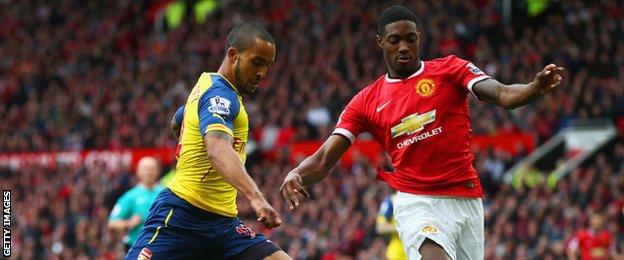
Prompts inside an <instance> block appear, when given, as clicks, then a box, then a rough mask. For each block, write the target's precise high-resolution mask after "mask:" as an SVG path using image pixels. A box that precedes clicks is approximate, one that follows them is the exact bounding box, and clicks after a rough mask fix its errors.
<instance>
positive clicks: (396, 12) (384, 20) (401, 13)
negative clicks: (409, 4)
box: [377, 5, 418, 35]
mask: <svg viewBox="0 0 624 260" xmlns="http://www.w3.org/2000/svg"><path fill="white" fill-rule="evenodd" d="M403 20H407V21H412V22H414V23H415V24H416V26H417V27H418V18H417V17H416V15H415V14H414V13H413V12H412V11H411V10H410V9H407V8H405V7H404V6H402V5H393V6H391V7H388V9H386V10H384V11H383V13H381V15H380V16H379V19H377V34H379V35H383V34H384V29H385V28H386V25H388V24H391V23H394V22H397V21H403Z"/></svg>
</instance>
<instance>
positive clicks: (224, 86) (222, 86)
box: [202, 73, 238, 97]
mask: <svg viewBox="0 0 624 260" xmlns="http://www.w3.org/2000/svg"><path fill="white" fill-rule="evenodd" d="M204 75H206V76H205V78H206V80H205V81H206V83H205V84H207V86H206V87H207V90H208V91H209V92H210V93H214V94H222V95H227V96H234V97H237V96H238V92H237V91H236V89H235V88H234V85H233V84H232V83H230V82H229V81H228V80H227V79H226V78H224V77H223V76H221V75H220V74H218V73H204V74H203V75H202V77H204Z"/></svg>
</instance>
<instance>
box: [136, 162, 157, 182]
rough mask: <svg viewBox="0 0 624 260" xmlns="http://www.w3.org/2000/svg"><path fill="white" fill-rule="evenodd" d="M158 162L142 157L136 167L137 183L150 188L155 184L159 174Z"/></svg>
mask: <svg viewBox="0 0 624 260" xmlns="http://www.w3.org/2000/svg"><path fill="white" fill-rule="evenodd" d="M159 171H160V169H159V167H158V161H157V160H156V158H154V157H143V158H141V160H139V165H138V166H137V178H139V183H141V184H143V185H145V186H146V187H148V188H151V187H152V186H154V184H156V181H157V180H158V174H159Z"/></svg>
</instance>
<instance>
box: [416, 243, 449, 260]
mask: <svg viewBox="0 0 624 260" xmlns="http://www.w3.org/2000/svg"><path fill="white" fill-rule="evenodd" d="M412 250H416V249H415V248H414V249H412ZM418 253H419V254H420V259H423V260H437V259H451V258H450V257H449V256H448V254H447V253H446V251H445V250H444V248H442V246H440V245H438V244H437V243H436V242H433V241H432V240H430V239H425V241H423V243H422V244H421V245H420V248H418ZM411 255H412V256H416V257H412V258H418V256H417V254H415V252H412V254H411Z"/></svg>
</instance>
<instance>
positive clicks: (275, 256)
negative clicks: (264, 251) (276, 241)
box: [264, 250, 292, 260]
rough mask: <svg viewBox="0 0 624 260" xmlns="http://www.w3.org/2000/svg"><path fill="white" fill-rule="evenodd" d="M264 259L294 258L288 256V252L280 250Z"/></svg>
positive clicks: (289, 259) (288, 259)
mask: <svg viewBox="0 0 624 260" xmlns="http://www.w3.org/2000/svg"><path fill="white" fill-rule="evenodd" d="M264 259H265V260H291V259H292V258H291V257H290V256H289V255H288V254H286V252H284V251H282V250H280V251H277V252H275V253H273V254H271V255H269V256H267V257H265V258H264Z"/></svg>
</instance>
